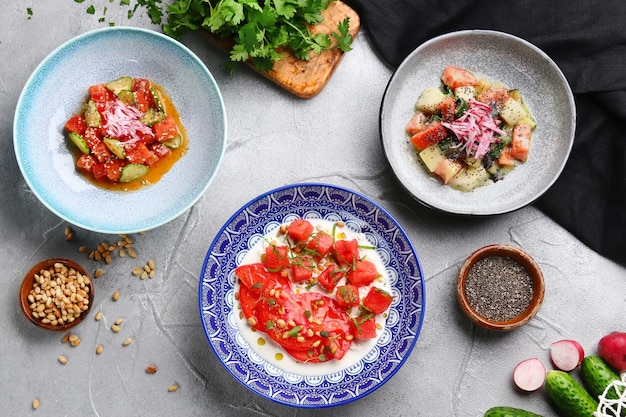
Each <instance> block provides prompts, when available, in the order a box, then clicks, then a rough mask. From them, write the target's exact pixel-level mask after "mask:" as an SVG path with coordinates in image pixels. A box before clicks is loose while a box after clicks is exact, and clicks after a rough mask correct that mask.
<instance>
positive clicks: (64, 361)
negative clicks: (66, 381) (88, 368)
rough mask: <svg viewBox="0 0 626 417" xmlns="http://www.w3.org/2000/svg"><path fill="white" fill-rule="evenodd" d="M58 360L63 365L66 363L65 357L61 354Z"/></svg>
mask: <svg viewBox="0 0 626 417" xmlns="http://www.w3.org/2000/svg"><path fill="white" fill-rule="evenodd" d="M59 362H61V363H62V364H63V365H65V364H66V363H67V358H66V357H65V356H63V355H61V356H59Z"/></svg>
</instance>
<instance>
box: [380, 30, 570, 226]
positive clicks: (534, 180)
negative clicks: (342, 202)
mask: <svg viewBox="0 0 626 417" xmlns="http://www.w3.org/2000/svg"><path fill="white" fill-rule="evenodd" d="M447 65H455V66H458V67H461V68H465V69H467V70H469V71H471V72H473V73H474V74H477V75H480V76H484V77H486V78H488V79H491V80H497V81H500V82H502V83H504V84H505V85H507V86H508V87H509V88H517V89H519V90H521V93H522V97H523V99H524V102H525V103H526V104H527V105H528V107H529V108H530V110H531V112H532V114H533V116H534V117H535V119H536V121H537V128H536V129H535V131H534V133H533V139H532V140H533V143H532V147H531V151H530V155H529V157H528V160H527V161H526V162H525V163H524V164H521V165H520V166H518V167H516V168H515V170H514V171H513V172H511V173H509V174H508V175H507V176H506V177H505V178H504V180H502V181H498V182H496V183H495V184H492V185H488V186H485V187H482V188H479V189H476V190H474V191H473V192H462V191H458V190H455V189H452V188H451V187H448V186H444V185H443V184H442V183H441V181H440V180H438V179H436V178H434V177H432V176H431V175H429V173H428V172H427V171H426V169H425V168H424V167H423V166H422V164H421V163H420V161H419V157H418V156H417V153H416V152H415V150H414V148H413V146H412V144H411V143H410V142H409V137H408V135H407V134H406V132H405V130H404V129H405V127H406V124H407V122H408V121H409V120H410V118H411V116H412V115H413V114H414V112H415V102H416V101H417V98H418V97H419V95H420V94H421V93H422V91H424V89H426V88H427V87H432V86H434V87H438V86H439V85H440V84H441V81H440V78H439V77H440V76H441V73H442V72H443V70H444V68H445V67H446V66H447ZM575 126H576V110H575V105H574V98H573V95H572V92H571V89H570V87H569V85H568V83H567V80H566V79H565V77H564V76H563V74H562V72H561V71H560V69H559V68H558V67H557V66H556V64H555V63H554V62H553V61H552V60H551V59H550V58H549V57H548V56H547V55H546V54H545V53H543V52H542V51H541V50H540V49H538V48H537V47H536V46H534V45H532V44H530V43H529V42H527V41H525V40H523V39H520V38H518V37H515V36H512V35H509V34H506V33H502V32H495V31H487V30H470V31H459V32H453V33H449V34H446V35H442V36H439V37H436V38H434V39H432V40H429V41H427V42H425V43H424V44H422V45H421V46H419V47H418V48H417V49H415V50H414V51H413V52H412V53H411V54H410V55H409V56H408V57H407V58H406V59H405V60H404V61H403V62H402V64H401V65H400V66H399V67H398V68H397V70H396V71H395V73H394V74H393V76H392V77H391V79H390V81H389V84H388V85H387V88H386V90H385V94H384V97H383V101H382V105H381V111H380V131H381V139H382V144H383V148H384V151H385V154H386V157H387V159H388V160H389V163H390V165H391V168H392V169H393V172H394V173H395V175H396V177H397V178H398V180H399V181H400V183H401V184H402V186H403V187H404V188H405V189H406V190H407V191H408V192H409V194H411V196H413V197H414V198H415V199H416V200H417V201H419V202H420V203H422V204H424V205H426V206H428V207H431V208H435V209H438V210H442V211H445V212H448V213H455V214H470V215H491V214H500V213H506V212H510V211H513V210H516V209H519V208H521V207H524V206H526V205H527V204H530V203H532V202H533V201H535V200H536V199H537V198H538V197H539V196H541V195H542V194H543V193H544V192H545V191H546V190H547V189H548V188H550V186H551V185H552V184H553V183H554V181H556V179H557V178H558V177H559V175H560V174H561V171H562V170H563V167H564V165H565V162H566V161H567V159H568V157H569V153H570V150H571V147H572V144H573V140H574V131H575Z"/></svg>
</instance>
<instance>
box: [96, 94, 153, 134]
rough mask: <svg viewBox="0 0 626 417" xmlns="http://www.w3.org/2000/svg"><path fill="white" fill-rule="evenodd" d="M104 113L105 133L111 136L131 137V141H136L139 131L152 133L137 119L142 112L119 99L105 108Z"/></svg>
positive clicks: (141, 115)
mask: <svg viewBox="0 0 626 417" xmlns="http://www.w3.org/2000/svg"><path fill="white" fill-rule="evenodd" d="M104 115H105V119H106V132H107V135H108V136H110V137H112V138H115V139H124V138H131V140H132V141H138V140H141V137H140V136H139V134H140V133H141V134H142V135H152V129H150V128H149V127H148V126H146V125H145V124H144V123H142V122H141V121H140V120H139V119H140V118H141V117H143V113H142V112H141V111H140V110H139V109H137V108H135V107H131V106H127V105H126V104H124V103H122V102H121V101H120V100H116V101H115V102H114V103H113V105H112V106H111V107H109V108H107V109H106V110H105V112H104Z"/></svg>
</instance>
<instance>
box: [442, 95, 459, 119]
mask: <svg viewBox="0 0 626 417" xmlns="http://www.w3.org/2000/svg"><path fill="white" fill-rule="evenodd" d="M439 111H440V112H441V118H442V119H443V120H444V121H446V122H451V121H452V120H454V119H455V117H456V102H455V101H454V97H452V96H448V97H446V98H445V99H443V101H442V102H441V103H439Z"/></svg>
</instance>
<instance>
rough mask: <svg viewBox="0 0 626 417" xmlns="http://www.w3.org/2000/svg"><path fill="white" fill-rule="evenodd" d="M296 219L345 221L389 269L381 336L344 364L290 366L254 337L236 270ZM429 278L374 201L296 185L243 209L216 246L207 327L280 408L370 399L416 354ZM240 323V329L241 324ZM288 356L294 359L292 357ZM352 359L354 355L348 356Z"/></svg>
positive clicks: (223, 354) (204, 291) (203, 284)
mask: <svg viewBox="0 0 626 417" xmlns="http://www.w3.org/2000/svg"><path fill="white" fill-rule="evenodd" d="M295 218H306V219H320V220H328V221H331V222H337V221H343V222H344V223H345V224H346V227H348V228H350V229H351V230H352V231H354V232H356V233H363V234H365V235H366V236H367V240H368V241H369V242H370V244H371V245H372V246H374V247H376V251H377V253H378V255H379V256H380V258H381V259H382V260H383V264H384V266H385V269H386V274H387V276H388V277H389V283H390V285H391V293H392V294H393V296H394V301H393V302H392V304H391V306H390V308H389V311H388V313H387V317H386V323H385V326H384V329H383V330H382V332H381V334H380V335H379V336H380V337H379V338H378V339H377V340H376V341H375V343H374V344H372V345H366V346H363V345H362V346H360V347H357V346H356V345H357V344H355V345H353V347H352V348H351V350H352V349H355V351H354V352H353V354H352V355H351V354H350V353H349V354H347V355H346V356H345V357H343V358H342V359H341V360H334V359H333V360H331V361H328V362H325V363H317V364H306V363H295V364H294V363H290V362H291V361H290V360H288V358H286V357H284V358H282V359H281V360H278V361H277V360H275V359H274V355H275V353H274V349H276V350H278V349H280V348H277V347H276V348H274V347H273V346H271V344H270V343H268V344H264V345H262V346H260V345H259V344H258V343H257V338H258V336H259V334H258V333H257V334H256V336H255V335H249V334H248V335H247V336H248V337H247V336H246V334H245V333H244V332H243V331H242V327H240V324H241V321H242V318H241V317H240V311H241V310H240V309H239V306H238V301H237V300H236V296H235V293H236V292H237V289H236V287H237V278H236V276H235V273H234V270H235V268H236V267H237V266H239V265H240V263H241V262H242V260H243V258H244V257H245V254H246V253H248V252H249V251H250V250H251V248H252V247H253V246H254V243H255V242H257V241H258V239H262V236H264V235H267V234H268V233H275V232H276V230H278V228H279V227H280V225H281V224H284V223H288V222H289V221H292V220H294V219H295ZM424 290H425V285H424V278H423V275H422V268H421V266H420V262H419V259H418V258H417V254H416V253H415V250H414V249H413V245H412V244H411V241H410V239H409V237H408V236H407V235H406V233H405V232H404V231H403V230H402V228H401V227H400V225H399V224H398V223H397V222H396V220H394V219H393V217H391V215H390V214H389V213H388V212H386V211H385V210H384V209H383V208H382V207H380V206H379V205H377V204H376V203H375V202H373V201H372V200H370V199H369V198H367V197H365V196H363V195H361V194H358V193H355V192H353V191H351V190H347V189H344V188H340V187H335V186H332V185H325V184H296V185H289V186H285V187H282V188H278V189H275V190H272V191H269V192H267V193H265V194H262V195H260V196H259V197H257V198H255V199H254V200H252V201H250V202H249V203H248V204H246V205H245V206H243V207H242V208H241V209H240V210H238V211H237V212H236V213H235V214H234V215H233V216H232V217H231V218H230V219H229V220H228V221H227V222H226V224H225V225H224V226H223V227H222V229H221V230H220V231H219V232H218V234H217V236H216V237H215V239H214V241H213V243H212V244H211V247H210V248H209V250H208V252H207V255H206V258H205V261H204V266H203V268H202V274H201V276H200V285H199V291H198V292H199V304H200V317H201V320H202V325H203V328H204V331H205V334H206V336H207V339H208V341H209V344H210V345H211V347H212V348H213V351H214V352H215V354H216V356H217V357H218V359H219V360H220V361H221V362H222V364H223V365H224V367H225V368H226V369H227V370H228V372H230V373H231V374H232V375H233V377H235V378H236V379H237V380H238V381H239V382H240V383H241V384H243V385H244V386H245V387H246V388H248V389H250V390H251V391H253V392H255V393H256V394H258V395H260V396H262V397H265V398H267V399H270V400H272V401H275V402H277V403H280V404H285V405H290V406H294V407H301V408H321V407H331V406H337V405H341V404H346V403H349V402H351V401H355V400H357V399H359V398H362V397H364V396H366V395H368V394H370V393H372V392H373V391H375V390H376V389H377V388H380V387H381V386H382V385H383V384H384V383H385V382H387V381H388V380H389V379H390V378H391V377H392V376H393V375H394V374H395V373H396V372H397V371H398V370H399V369H400V367H401V366H402V365H403V364H404V362H405V361H406V360H407V358H408V357H409V355H410V353H411V351H412V350H413V347H414V345H415V342H416V341H417V338H418V336H419V333H420V330H421V327H422V323H423V321H424V308H425V307H424V306H425V305H424V303H425V299H424ZM238 323H239V324H238ZM284 356H287V355H286V354H285V355H284ZM348 356H351V357H348Z"/></svg>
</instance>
